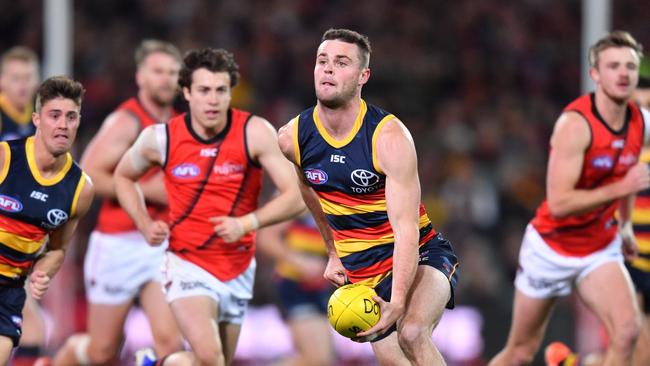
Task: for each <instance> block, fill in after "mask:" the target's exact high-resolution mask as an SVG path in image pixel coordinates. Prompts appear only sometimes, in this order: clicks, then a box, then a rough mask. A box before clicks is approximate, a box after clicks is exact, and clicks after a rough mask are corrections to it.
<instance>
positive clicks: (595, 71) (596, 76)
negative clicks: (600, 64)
mask: <svg viewBox="0 0 650 366" xmlns="http://www.w3.org/2000/svg"><path fill="white" fill-rule="evenodd" d="M589 76H590V77H591V80H593V81H594V82H595V83H597V82H598V80H600V73H599V72H598V69H597V66H592V67H590V68H589Z"/></svg>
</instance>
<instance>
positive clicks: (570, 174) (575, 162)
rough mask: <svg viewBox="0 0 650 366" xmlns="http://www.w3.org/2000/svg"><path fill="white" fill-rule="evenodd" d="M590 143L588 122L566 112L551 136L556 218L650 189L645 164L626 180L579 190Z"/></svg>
mask: <svg viewBox="0 0 650 366" xmlns="http://www.w3.org/2000/svg"><path fill="white" fill-rule="evenodd" d="M590 141H591V131H590V129H589V126H588V124H587V121H585V119H584V118H583V117H582V116H580V115H579V114H578V113H575V112H566V113H563V114H562V115H561V116H560V118H559V119H558V121H557V122H556V124H555V128H554V130H553V135H552V136H551V152H550V155H549V161H548V170H547V174H546V177H547V178H546V194H547V198H548V206H549V209H550V211H551V214H552V215H554V216H555V217H560V218H561V217H566V216H570V215H577V214H581V213H585V212H587V211H590V210H593V209H594V208H596V207H598V206H600V205H603V204H606V203H608V202H611V201H613V200H616V199H619V198H622V197H625V196H627V195H630V194H634V193H636V192H638V191H639V190H642V189H645V188H647V187H648V186H650V175H648V167H647V165H646V164H641V163H638V164H637V165H635V166H634V167H632V168H631V169H630V170H629V171H628V172H627V174H626V175H625V177H624V178H623V179H621V180H619V181H616V182H614V183H610V184H606V185H603V186H600V187H598V188H595V189H576V188H575V186H576V183H577V182H578V179H579V178H580V174H581V172H582V168H583V167H582V163H583V159H584V156H585V152H586V150H587V148H588V147H589V144H590Z"/></svg>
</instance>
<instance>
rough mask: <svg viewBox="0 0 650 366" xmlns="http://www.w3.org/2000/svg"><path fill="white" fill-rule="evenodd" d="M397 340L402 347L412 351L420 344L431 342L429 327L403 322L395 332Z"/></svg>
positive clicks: (409, 351)
mask: <svg viewBox="0 0 650 366" xmlns="http://www.w3.org/2000/svg"><path fill="white" fill-rule="evenodd" d="M397 340H398V342H399V345H400V347H401V348H402V349H404V350H405V351H406V352H408V353H414V352H416V351H417V350H418V349H419V347H421V346H422V345H424V344H426V343H431V342H432V341H431V328H430V327H427V326H424V325H422V324H417V323H414V322H403V323H402V324H401V326H400V329H399V331H398V333H397Z"/></svg>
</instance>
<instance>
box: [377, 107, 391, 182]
mask: <svg viewBox="0 0 650 366" xmlns="http://www.w3.org/2000/svg"><path fill="white" fill-rule="evenodd" d="M393 118H395V116H394V115H392V114H389V115H387V116H386V117H384V118H382V119H381V121H379V124H377V128H375V132H373V133H372V166H373V168H375V170H376V171H377V172H379V173H382V174H383V173H384V172H383V171H382V170H381V168H380V167H379V160H378V159H377V149H376V146H377V137H378V136H379V131H380V130H381V128H382V127H384V124H386V122H388V121H390V120H391V119H393Z"/></svg>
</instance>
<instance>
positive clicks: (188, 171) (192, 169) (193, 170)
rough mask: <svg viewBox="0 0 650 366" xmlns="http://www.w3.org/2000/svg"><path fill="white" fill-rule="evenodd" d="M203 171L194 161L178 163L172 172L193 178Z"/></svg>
mask: <svg viewBox="0 0 650 366" xmlns="http://www.w3.org/2000/svg"><path fill="white" fill-rule="evenodd" d="M199 173H201V169H199V167H198V166H196V165H194V164H192V163H183V164H181V165H176V166H175V167H174V168H173V169H172V174H173V175H174V176H175V177H178V178H193V177H196V176H197V175H199Z"/></svg>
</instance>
